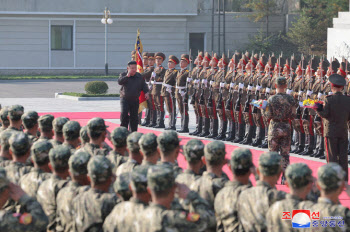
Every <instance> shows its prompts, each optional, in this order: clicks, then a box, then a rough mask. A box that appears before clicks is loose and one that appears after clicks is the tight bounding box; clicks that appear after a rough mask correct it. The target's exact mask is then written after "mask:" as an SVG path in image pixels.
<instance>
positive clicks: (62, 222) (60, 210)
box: [56, 181, 90, 232]
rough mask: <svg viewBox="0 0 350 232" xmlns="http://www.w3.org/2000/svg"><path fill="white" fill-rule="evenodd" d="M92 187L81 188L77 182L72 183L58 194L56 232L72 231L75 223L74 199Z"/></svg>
mask: <svg viewBox="0 0 350 232" xmlns="http://www.w3.org/2000/svg"><path fill="white" fill-rule="evenodd" d="M89 188H90V186H81V185H79V184H78V183H77V182H73V181H70V182H69V183H68V184H67V186H66V187H64V188H62V189H61V191H59V192H58V194H57V199H56V202H57V210H56V212H57V219H59V221H58V222H57V226H56V231H66V232H69V231H71V230H72V228H71V227H72V222H73V217H74V214H73V210H72V208H73V199H74V198H75V197H76V196H77V195H78V194H80V193H82V192H85V191H87V190H88V189H89Z"/></svg>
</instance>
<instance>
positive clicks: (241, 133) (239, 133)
mask: <svg viewBox="0 0 350 232" xmlns="http://www.w3.org/2000/svg"><path fill="white" fill-rule="evenodd" d="M244 127H245V125H244V124H243V123H238V131H237V136H236V139H235V140H233V142H234V143H239V142H241V141H243V136H244Z"/></svg>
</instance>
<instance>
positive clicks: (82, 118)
mask: <svg viewBox="0 0 350 232" xmlns="http://www.w3.org/2000/svg"><path fill="white" fill-rule="evenodd" d="M52 114H53V115H55V117H59V116H65V117H69V118H70V119H72V120H73V119H74V120H77V121H79V122H80V123H81V125H82V126H84V125H86V124H87V122H88V120H89V119H90V118H91V117H102V118H104V119H110V118H109V117H112V116H114V115H117V114H118V113H117V112H98V113H86V112H85V113H81V114H80V113H74V112H73V113H67V114H65V113H52ZM119 115H120V114H119ZM88 116H90V117H88ZM104 116H107V117H104ZM112 118H113V119H115V117H112ZM106 124H107V125H109V128H108V130H109V131H112V130H113V129H114V128H116V127H119V124H116V123H111V122H106ZM139 132H141V133H151V132H152V133H154V134H156V135H159V134H160V133H161V131H154V130H152V129H146V128H139ZM180 138H181V139H182V141H181V145H184V144H186V143H187V141H188V140H190V139H192V138H190V137H186V136H181V135H180ZM202 141H203V143H204V144H207V143H209V142H210V141H209V140H202ZM107 143H109V144H110V142H109V141H107ZM110 145H111V144H110ZM236 148H238V146H235V145H230V144H226V152H227V155H226V158H227V159H229V158H230V156H231V152H232V151H233V150H234V149H236ZM251 151H252V154H253V162H254V164H255V165H257V164H258V160H259V156H260V154H261V153H263V151H259V150H254V149H251ZM290 162H291V163H297V162H303V163H306V164H308V165H309V167H310V168H311V169H312V171H313V175H314V176H315V177H317V169H318V168H319V167H320V166H322V165H324V163H322V162H317V161H311V160H306V159H302V158H296V157H290ZM178 163H179V166H180V167H182V168H186V166H187V163H186V160H185V159H184V156H183V155H180V156H179V157H178ZM223 170H224V172H225V173H226V174H227V175H228V176H229V177H230V178H232V173H231V171H230V170H229V168H228V166H227V165H225V167H224V169H223ZM349 173H350V172H349ZM251 181H252V183H253V185H255V182H256V181H255V179H254V178H251ZM278 183H280V182H278ZM277 188H278V189H279V190H283V191H286V192H289V190H288V188H287V187H286V186H285V185H277ZM340 201H341V203H342V204H343V205H345V206H347V207H350V198H349V197H348V196H347V194H346V193H345V192H343V193H342V194H341V195H340Z"/></svg>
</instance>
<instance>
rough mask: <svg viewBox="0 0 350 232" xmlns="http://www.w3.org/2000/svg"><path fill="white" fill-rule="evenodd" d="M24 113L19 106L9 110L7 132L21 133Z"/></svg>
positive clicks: (11, 107)
mask: <svg viewBox="0 0 350 232" xmlns="http://www.w3.org/2000/svg"><path fill="white" fill-rule="evenodd" d="M23 113H24V108H23V106H21V105H13V106H10V108H9V113H8V119H9V121H10V125H9V127H8V128H7V130H14V131H23V128H22V119H21V117H22V115H23Z"/></svg>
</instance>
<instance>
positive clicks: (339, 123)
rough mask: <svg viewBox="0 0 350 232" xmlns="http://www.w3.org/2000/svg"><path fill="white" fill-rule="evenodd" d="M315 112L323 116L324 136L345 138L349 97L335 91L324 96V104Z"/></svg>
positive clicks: (349, 111) (349, 108) (349, 113)
mask: <svg viewBox="0 0 350 232" xmlns="http://www.w3.org/2000/svg"><path fill="white" fill-rule="evenodd" d="M317 113H318V114H319V115H320V116H321V117H322V118H323V128H324V136H325V137H333V138H347V137H348V125H347V122H348V120H349V117H350V97H348V96H345V95H343V94H342V93H341V92H337V93H335V94H334V95H330V96H327V97H326V100H325V105H324V107H323V109H322V110H321V111H320V110H319V109H318V110H317Z"/></svg>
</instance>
